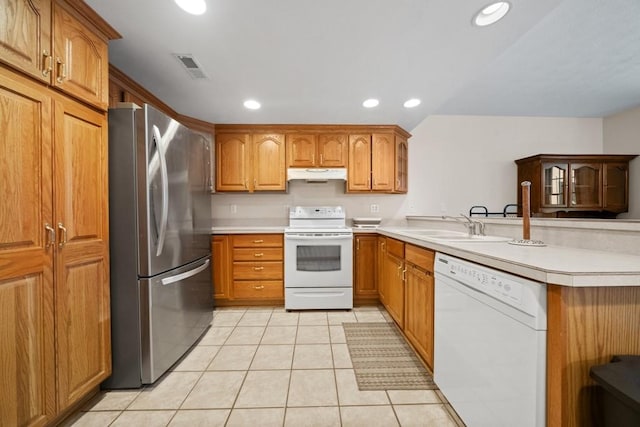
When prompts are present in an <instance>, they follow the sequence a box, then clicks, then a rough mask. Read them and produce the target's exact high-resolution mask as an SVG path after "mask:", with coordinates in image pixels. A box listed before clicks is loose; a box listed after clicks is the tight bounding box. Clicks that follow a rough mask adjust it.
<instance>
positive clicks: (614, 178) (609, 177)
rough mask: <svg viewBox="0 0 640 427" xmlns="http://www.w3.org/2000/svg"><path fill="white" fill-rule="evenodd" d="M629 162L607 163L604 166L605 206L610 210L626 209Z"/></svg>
mask: <svg viewBox="0 0 640 427" xmlns="http://www.w3.org/2000/svg"><path fill="white" fill-rule="evenodd" d="M628 173H629V165H628V164H627V163H607V164H605V167H604V203H605V205H604V208H605V209H607V210H610V211H625V210H626V207H627V205H628V200H627V199H628V192H627V191H628V189H627V188H628V187H627V182H628Z"/></svg>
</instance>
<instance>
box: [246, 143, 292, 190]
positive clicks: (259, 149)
mask: <svg viewBox="0 0 640 427" xmlns="http://www.w3.org/2000/svg"><path fill="white" fill-rule="evenodd" d="M252 145H253V149H252V151H253V156H252V157H253V188H252V189H253V191H284V190H285V189H286V184H287V176H286V168H285V160H286V158H285V140H284V135H282V134H253V144H252Z"/></svg>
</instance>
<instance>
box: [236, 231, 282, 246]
mask: <svg viewBox="0 0 640 427" xmlns="http://www.w3.org/2000/svg"><path fill="white" fill-rule="evenodd" d="M233 247H234V248H261V247H282V234H237V235H234V236H233Z"/></svg>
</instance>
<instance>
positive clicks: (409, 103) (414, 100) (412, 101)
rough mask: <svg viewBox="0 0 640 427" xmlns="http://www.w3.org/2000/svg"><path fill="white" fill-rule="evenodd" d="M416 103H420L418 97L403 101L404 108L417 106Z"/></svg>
mask: <svg viewBox="0 0 640 427" xmlns="http://www.w3.org/2000/svg"><path fill="white" fill-rule="evenodd" d="M418 105H420V100H419V99H418V98H411V99H408V100H406V101H405V102H404V107H405V108H413V107H417V106H418Z"/></svg>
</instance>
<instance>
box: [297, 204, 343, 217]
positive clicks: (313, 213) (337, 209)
mask: <svg viewBox="0 0 640 427" xmlns="http://www.w3.org/2000/svg"><path fill="white" fill-rule="evenodd" d="M344 217H345V212H344V208H343V207H342V206H294V207H292V208H291V209H290V210H289V218H298V219H335V218H344Z"/></svg>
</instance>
